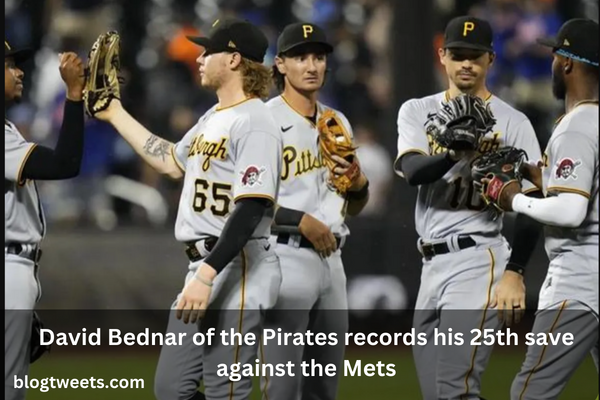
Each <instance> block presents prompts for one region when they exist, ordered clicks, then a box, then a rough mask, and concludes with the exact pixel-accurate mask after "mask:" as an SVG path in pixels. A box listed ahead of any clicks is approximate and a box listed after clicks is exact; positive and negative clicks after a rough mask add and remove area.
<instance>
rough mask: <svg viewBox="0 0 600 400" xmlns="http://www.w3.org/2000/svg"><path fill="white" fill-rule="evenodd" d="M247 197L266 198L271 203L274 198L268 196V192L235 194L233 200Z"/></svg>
mask: <svg viewBox="0 0 600 400" xmlns="http://www.w3.org/2000/svg"><path fill="white" fill-rule="evenodd" d="M247 198H258V199H267V200H271V202H272V203H273V204H275V199H274V198H273V197H272V196H269V195H268V194H258V193H246V194H240V195H239V196H237V197H235V198H234V199H233V202H234V203H237V201H238V200H241V199H247Z"/></svg>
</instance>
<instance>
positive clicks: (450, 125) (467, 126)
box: [425, 94, 496, 151]
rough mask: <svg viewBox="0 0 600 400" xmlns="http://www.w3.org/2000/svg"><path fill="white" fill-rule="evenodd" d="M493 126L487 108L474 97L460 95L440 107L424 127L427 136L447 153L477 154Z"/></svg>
mask: <svg viewBox="0 0 600 400" xmlns="http://www.w3.org/2000/svg"><path fill="white" fill-rule="evenodd" d="M495 123H496V119H495V118H494V115H493V114H492V110H491V109H490V106H489V104H487V103H486V102H485V101H483V100H482V99H480V98H479V97H477V96H472V95H469V94H461V95H460V96H457V97H455V98H453V99H451V100H449V101H447V102H445V103H444V104H443V105H442V108H441V109H440V110H439V111H438V113H437V114H432V115H430V116H429V118H428V119H427V122H426V123H425V128H426V130H427V133H428V134H430V135H432V136H433V139H434V140H435V141H436V142H437V143H438V144H439V145H440V146H442V147H444V148H446V149H449V150H458V151H461V150H463V151H464V150H476V149H477V148H478V147H479V144H480V143H481V140H482V139H483V137H484V136H485V135H486V133H488V132H490V131H491V130H492V128H493V127H494V124H495Z"/></svg>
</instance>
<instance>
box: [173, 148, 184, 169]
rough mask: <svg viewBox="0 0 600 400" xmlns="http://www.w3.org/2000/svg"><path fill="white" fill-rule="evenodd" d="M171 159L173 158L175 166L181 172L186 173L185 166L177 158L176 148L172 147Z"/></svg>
mask: <svg viewBox="0 0 600 400" xmlns="http://www.w3.org/2000/svg"><path fill="white" fill-rule="evenodd" d="M171 157H173V161H175V165H177V168H179V169H180V170H181V172H184V173H185V167H184V166H183V164H182V163H181V162H180V161H179V160H178V159H177V156H176V155H175V146H174V145H173V146H171Z"/></svg>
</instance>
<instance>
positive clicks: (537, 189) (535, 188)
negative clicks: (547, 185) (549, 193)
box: [522, 186, 542, 194]
mask: <svg viewBox="0 0 600 400" xmlns="http://www.w3.org/2000/svg"><path fill="white" fill-rule="evenodd" d="M541 191H542V189H540V188H539V187H537V186H534V187H532V188H529V189H527V190H523V192H522V193H523V194H529V193H533V192H541Z"/></svg>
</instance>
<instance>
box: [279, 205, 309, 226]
mask: <svg viewBox="0 0 600 400" xmlns="http://www.w3.org/2000/svg"><path fill="white" fill-rule="evenodd" d="M302 217H304V212H303V211H298V210H293V209H291V208H285V207H279V208H278V209H277V213H276V214H275V226H277V225H279V226H299V225H300V221H302Z"/></svg>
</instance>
